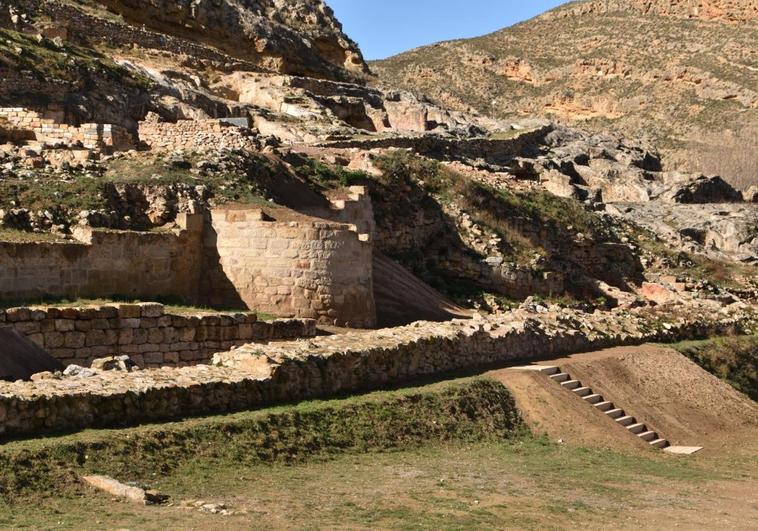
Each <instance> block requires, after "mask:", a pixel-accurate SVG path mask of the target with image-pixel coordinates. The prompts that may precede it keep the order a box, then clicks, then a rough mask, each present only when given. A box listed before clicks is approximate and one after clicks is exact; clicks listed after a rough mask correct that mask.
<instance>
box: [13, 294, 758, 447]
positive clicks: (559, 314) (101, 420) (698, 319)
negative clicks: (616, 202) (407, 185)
mask: <svg viewBox="0 0 758 531" xmlns="http://www.w3.org/2000/svg"><path fill="white" fill-rule="evenodd" d="M700 304H701V305H700V306H695V305H693V306H692V307H689V306H688V307H687V308H686V311H680V312H677V311H676V310H675V309H674V310H671V309H669V310H667V311H664V310H660V309H652V310H651V309H647V308H646V309H632V310H624V311H618V312H612V313H608V314H602V315H599V316H593V315H592V314H583V313H581V312H575V311H571V310H567V309H556V308H552V309H548V308H542V309H538V313H530V312H526V311H525V310H517V311H514V312H511V313H510V314H506V315H504V316H497V317H491V318H488V319H479V320H473V321H452V322H447V323H416V324H414V325H410V326H406V327H401V328H397V329H391V330H380V331H375V332H369V333H353V334H346V335H335V336H327V337H321V338H314V339H311V340H309V341H306V342H302V341H301V342H292V343H283V344H273V343H272V344H269V345H251V346H245V347H242V348H239V349H236V350H234V351H231V352H229V353H227V354H220V355H218V356H216V357H215V362H216V365H211V366H209V365H199V366H194V367H184V368H179V369H170V368H161V369H154V370H146V371H138V372H136V373H128V372H117V371H96V372H95V374H94V375H93V376H90V377H64V378H62V379H44V380H40V381H35V382H19V383H2V382H0V434H5V435H6V436H17V435H31V434H38V433H43V432H50V431H56V430H74V429H82V428H88V427H107V426H121V425H127V424H134V423H141V422H148V421H157V420H167V419H172V418H181V417H186V416H188V415H198V414H208V413H213V412H229V411H235V410H242V409H249V408H255V407H260V406H264V405H270V404H275V403H281V402H286V401H294V400H303V399H309V398H316V397H326V396H330V395H334V394H337V393H340V392H346V391H356V390H369V389H375V388H380V387H382V386H386V385H397V384H398V383H401V382H403V381H408V380H412V379H415V378H419V377H429V376H433V375H442V374H446V373H449V372H450V371H457V370H462V369H473V368H476V367H483V366H492V365H494V364H502V363H504V362H511V361H513V360H529V359H535V358H539V357H542V356H546V355H553V356H559V355H565V354H568V353H571V352H579V351H588V350H594V349H599V348H606V347H611V346H617V345H631V344H640V343H643V342H646V341H675V340H681V339H688V338H696V337H704V336H710V335H718V334H727V333H751V331H752V330H754V329H755V326H756V314H755V309H754V308H746V307H745V306H744V305H742V306H740V305H738V304H735V305H732V306H731V307H727V308H723V307H720V306H719V305H718V304H715V303H705V302H703V303H700Z"/></svg>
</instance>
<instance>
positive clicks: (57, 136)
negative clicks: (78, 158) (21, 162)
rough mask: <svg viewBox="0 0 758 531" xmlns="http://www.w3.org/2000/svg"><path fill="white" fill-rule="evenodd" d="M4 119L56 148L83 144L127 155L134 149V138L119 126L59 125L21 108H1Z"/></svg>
mask: <svg viewBox="0 0 758 531" xmlns="http://www.w3.org/2000/svg"><path fill="white" fill-rule="evenodd" d="M0 119H2V120H4V121H7V122H8V123H9V124H10V125H11V126H13V127H14V128H15V129H16V130H17V131H26V132H29V133H30V134H32V135H33V137H34V139H35V140H36V141H37V142H40V143H42V144H48V145H52V146H57V145H63V146H67V147H74V146H76V145H78V144H81V145H82V146H84V147H85V148H87V149H100V150H103V151H108V152H112V151H126V150H129V149H133V148H134V142H133V139H132V136H131V134H130V133H129V132H128V131H127V130H126V129H124V128H123V127H120V126H118V125H113V124H94V123H87V124H82V125H81V126H75V125H69V124H62V123H56V122H55V120H53V119H50V118H43V117H42V116H40V114H39V113H37V112H35V111H32V110H29V109H24V108H21V107H0Z"/></svg>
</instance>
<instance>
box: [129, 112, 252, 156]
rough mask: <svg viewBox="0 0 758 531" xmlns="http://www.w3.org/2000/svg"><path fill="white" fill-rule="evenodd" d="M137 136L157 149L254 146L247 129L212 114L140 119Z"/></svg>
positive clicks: (250, 133)
mask: <svg viewBox="0 0 758 531" xmlns="http://www.w3.org/2000/svg"><path fill="white" fill-rule="evenodd" d="M139 137H140V140H141V141H142V142H145V143H146V144H147V145H149V146H150V148H151V149H153V150H159V151H174V150H186V149H189V150H208V149H222V148H223V149H250V148H255V141H254V138H253V136H252V132H251V131H250V130H248V129H245V128H243V127H238V126H236V125H233V124H230V123H225V121H224V120H219V119H213V118H209V119H204V120H179V121H178V122H176V123H172V122H150V121H144V122H140V124H139Z"/></svg>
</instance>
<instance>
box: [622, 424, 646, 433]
mask: <svg viewBox="0 0 758 531" xmlns="http://www.w3.org/2000/svg"><path fill="white" fill-rule="evenodd" d="M626 429H627V430H629V431H631V432H632V433H634V434H635V435H637V434H638V433H642V432H643V431H647V426H645V425H644V424H643V423H642V422H638V423H636V424H630V425H629V426H627V427H626Z"/></svg>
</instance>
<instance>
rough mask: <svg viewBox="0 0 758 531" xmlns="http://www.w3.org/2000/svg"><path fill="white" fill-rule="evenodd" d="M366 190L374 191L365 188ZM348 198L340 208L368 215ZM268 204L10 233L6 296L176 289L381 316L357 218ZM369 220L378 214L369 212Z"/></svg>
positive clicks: (366, 241)
mask: <svg viewBox="0 0 758 531" xmlns="http://www.w3.org/2000/svg"><path fill="white" fill-rule="evenodd" d="M360 197H361V198H366V197H367V196H366V195H365V193H363V195H361V196H360ZM348 205H352V202H351V201H348V200H343V201H342V202H341V203H340V202H338V206H342V207H343V208H342V209H340V208H336V209H335V211H334V215H335V216H336V217H340V216H344V217H350V218H355V219H358V218H359V217H360V215H359V214H360V213H358V212H356V211H354V209H353V208H352V207H351V208H348ZM285 213H286V215H287V216H295V220H293V221H273V220H269V219H264V215H263V213H262V211H261V210H260V209H244V208H230V209H226V210H217V211H214V212H212V213H211V215H210V216H209V218H208V219H207V220H204V218H203V216H202V215H189V214H179V215H178V217H177V224H178V226H179V228H178V229H175V230H172V231H170V232H169V231H166V232H134V231H114V230H94V229H91V228H84V227H76V228H75V229H74V231H73V233H74V236H75V238H76V241H73V242H64V243H53V242H25V243H15V242H0V301H5V302H6V303H19V302H21V301H36V300H44V299H47V298H50V297H66V298H80V297H81V298H98V297H106V298H113V297H116V296H118V297H124V298H128V299H142V300H155V299H160V298H165V297H174V298H177V299H180V300H183V301H185V302H186V303H190V304H198V303H201V304H204V305H209V306H213V307H217V308H219V307H220V308H248V309H253V310H256V311H261V312H266V313H271V314H274V315H278V316H283V317H302V318H313V319H317V320H318V321H319V322H321V323H324V324H337V325H350V326H355V327H371V326H374V324H375V323H376V309H375V305H374V298H373V284H372V243H371V240H370V236H369V235H368V234H358V232H357V231H358V229H357V227H356V226H355V225H352V224H345V223H338V222H333V221H326V220H323V219H317V218H311V217H307V216H303V215H297V214H296V213H294V212H292V211H286V212H285ZM362 223H363V225H364V226H366V227H367V228H368V229H370V228H371V227H370V226H369V225H370V224H369V222H368V220H367V219H363V222H362Z"/></svg>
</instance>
